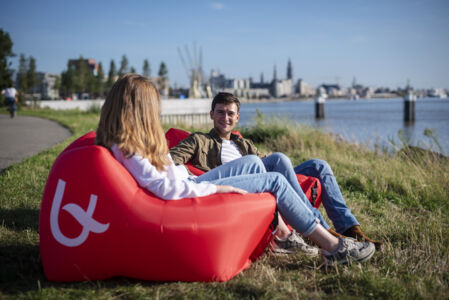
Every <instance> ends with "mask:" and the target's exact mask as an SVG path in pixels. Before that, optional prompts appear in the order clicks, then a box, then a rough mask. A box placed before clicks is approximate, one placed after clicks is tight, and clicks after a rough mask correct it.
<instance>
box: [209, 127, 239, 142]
mask: <svg viewBox="0 0 449 300" xmlns="http://www.w3.org/2000/svg"><path fill="white" fill-rule="evenodd" d="M209 134H210V136H211V137H212V138H213V139H215V140H217V141H218V142H219V143H223V139H222V138H221V137H220V136H219V135H218V133H217V132H216V131H215V129H214V128H212V129H211V130H210V131H209ZM239 138H240V137H239V136H238V135H236V134H233V133H231V140H232V141H235V140H238V139H239Z"/></svg>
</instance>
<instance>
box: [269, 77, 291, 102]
mask: <svg viewBox="0 0 449 300" xmlns="http://www.w3.org/2000/svg"><path fill="white" fill-rule="evenodd" d="M292 91H293V80H291V79H282V80H279V79H278V80H273V82H272V83H271V95H272V96H273V97H275V98H281V97H290V96H291V95H292Z"/></svg>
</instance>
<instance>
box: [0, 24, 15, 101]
mask: <svg viewBox="0 0 449 300" xmlns="http://www.w3.org/2000/svg"><path fill="white" fill-rule="evenodd" d="M12 45H13V43H12V41H11V38H10V37H9V33H8V32H6V31H3V29H1V28H0V90H3V89H4V88H7V87H8V86H9V85H10V84H11V83H12V79H11V75H12V70H11V69H10V67H11V62H9V61H8V57H12V56H14V53H13V52H12ZM2 103H3V101H2Z"/></svg>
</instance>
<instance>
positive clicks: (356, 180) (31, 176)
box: [0, 110, 449, 299]
mask: <svg viewBox="0 0 449 300" xmlns="http://www.w3.org/2000/svg"><path fill="white" fill-rule="evenodd" d="M25 113H26V114H28V115H36V116H43V117H48V118H51V119H54V120H57V121H58V122H60V123H61V124H63V125H64V126H67V127H68V128H70V130H71V131H72V132H73V137H71V138H69V139H68V140H66V141H64V142H63V143H61V144H59V145H57V146H55V147H53V148H52V149H50V150H47V151H43V152H41V153H40V154H38V155H36V156H34V157H31V158H29V159H26V160H25V161H23V162H21V163H18V164H14V165H13V166H11V167H9V168H8V169H6V170H5V171H4V172H3V173H1V174H0V190H1V191H2V192H1V193H0V266H1V267H0V291H1V292H0V298H3V297H5V298H58V299H59V298H103V299H108V298H130V299H133V298H147V297H148V298H150V297H151V298H152V297H154V298H158V297H173V298H217V299H222V298H248V299H249V298H292V297H293V298H298V297H299V298H304V297H307V298H324V297H328V296H336V297H343V298H347V297H349V298H351V297H357V296H362V297H367V298H371V297H373V298H374V297H375V298H378V297H387V298H446V297H447V294H448V292H449V287H448V282H449V261H448V259H449V253H448V246H449V245H448V244H449V234H448V233H449V230H448V228H449V222H448V217H447V214H448V211H449V208H448V199H449V197H448V196H449V173H448V170H449V163H448V161H447V160H438V159H436V158H434V157H433V156H431V155H428V156H426V155H424V156H420V157H418V158H417V157H414V156H413V157H411V158H410V156H406V155H396V156H389V155H385V154H382V153H377V154H376V153H372V152H369V151H367V150H365V149H363V148H359V147H355V146H353V145H349V144H347V143H344V142H341V141H339V140H338V139H336V138H333V137H331V136H329V135H326V134H323V133H320V132H318V131H315V130H313V129H311V128H307V127H300V128H297V127H295V126H292V125H288V124H285V123H283V124H278V123H276V122H260V123H259V126H258V127H257V128H253V129H242V132H243V134H244V135H245V136H248V137H251V138H253V139H256V140H258V141H259V146H260V147H261V148H262V149H270V150H271V151H281V152H285V153H286V154H288V155H289V156H290V157H291V158H292V161H293V163H294V164H297V163H300V162H301V161H304V160H306V159H310V158H321V159H325V160H327V161H328V162H329V163H330V164H331V166H332V167H333V169H334V173H335V175H336V177H337V179H338V180H339V183H340V185H341V187H342V192H343V195H344V196H345V198H346V200H347V202H348V204H349V206H350V207H351V209H352V210H353V212H354V214H355V215H356V216H357V218H358V220H359V221H360V223H361V224H362V226H363V228H364V229H365V231H366V232H367V233H369V234H370V235H372V236H374V237H377V238H380V239H382V240H383V241H385V242H386V246H385V247H384V249H383V250H382V251H381V252H379V253H376V254H375V256H374V258H373V260H372V261H370V262H369V263H367V264H365V265H358V264H355V265H352V266H347V267H341V266H339V267H336V268H333V269H327V270H326V269H325V268H323V267H319V266H320V260H315V259H309V258H306V257H304V256H302V255H301V254H297V255H295V256H288V257H282V256H269V255H265V256H263V258H262V259H261V260H259V261H258V262H256V263H254V264H253V265H252V266H251V267H250V268H249V269H248V270H246V271H244V272H243V273H242V274H240V275H238V276H237V277H236V278H234V279H232V280H230V281H228V282H226V283H182V282H179V283H153V282H145V281H137V280H131V279H126V278H115V279H111V280H106V281H98V282H84V283H70V284H58V283H51V282H48V281H46V279H45V276H44V274H43V270H42V266H41V263H40V258H39V235H38V220H39V206H40V200H41V196H42V192H43V189H44V186H45V181H46V178H47V175H48V172H49V170H50V168H51V165H52V163H53V161H54V160H55V158H56V156H57V155H58V154H59V153H60V152H61V151H62V150H63V149H64V147H66V146H67V145H68V144H69V143H70V142H72V141H73V140H74V139H75V138H77V137H79V136H80V135H82V134H84V133H86V132H87V131H89V130H93V129H95V127H96V124H97V121H98V114H95V113H82V112H53V111H45V110H42V111H27V112H25ZM264 124H269V125H264ZM166 128H168V127H166ZM202 130H205V128H202Z"/></svg>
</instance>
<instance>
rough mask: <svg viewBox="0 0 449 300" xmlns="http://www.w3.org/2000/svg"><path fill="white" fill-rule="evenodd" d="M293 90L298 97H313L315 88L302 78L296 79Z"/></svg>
mask: <svg viewBox="0 0 449 300" xmlns="http://www.w3.org/2000/svg"><path fill="white" fill-rule="evenodd" d="M295 90H296V91H295V92H296V93H297V94H298V95H299V96H300V97H306V98H307V97H313V96H314V95H315V89H314V88H313V87H312V86H311V85H310V84H308V83H307V82H304V80H302V79H298V82H297V83H296V88H295Z"/></svg>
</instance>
